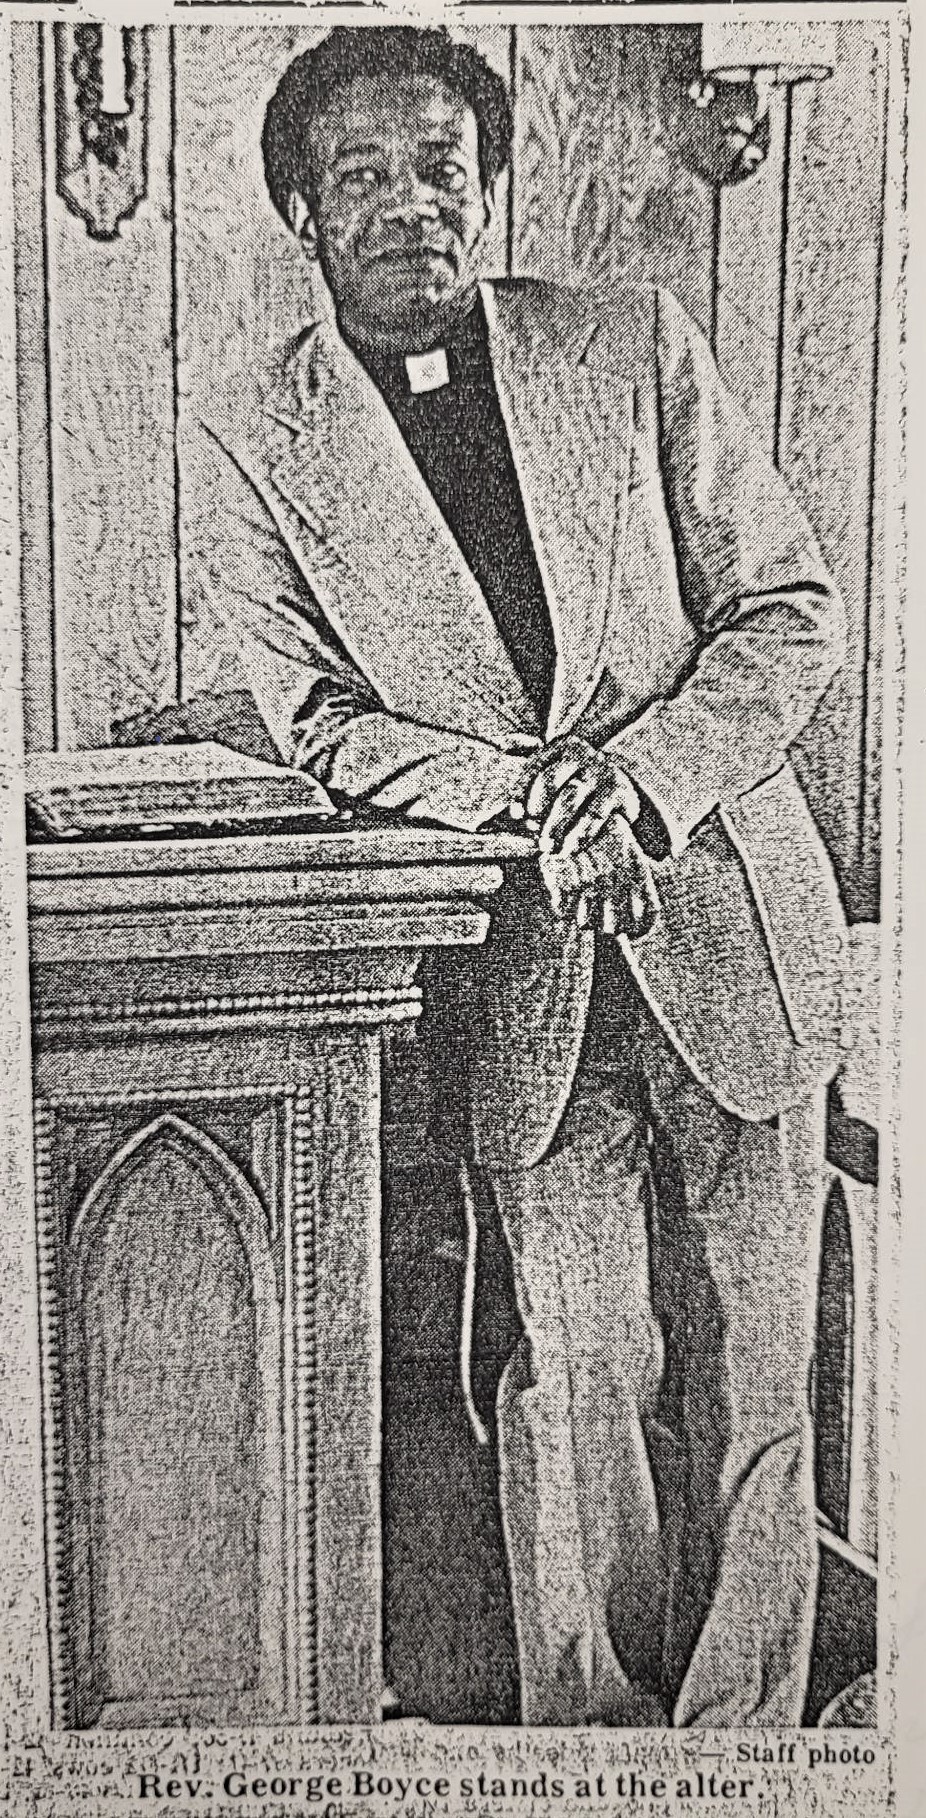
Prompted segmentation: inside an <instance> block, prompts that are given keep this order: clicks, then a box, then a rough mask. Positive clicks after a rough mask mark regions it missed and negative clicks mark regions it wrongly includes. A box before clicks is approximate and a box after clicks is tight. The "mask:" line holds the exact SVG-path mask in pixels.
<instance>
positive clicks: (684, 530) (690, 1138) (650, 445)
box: [196, 28, 842, 1726]
mask: <svg viewBox="0 0 926 1818" xmlns="http://www.w3.org/2000/svg"><path fill="white" fill-rule="evenodd" d="M510 138H511V122H510V116H509V110H508V102H507V97H506V93H505V90H504V85H503V84H502V83H501V81H500V80H499V79H498V78H497V77H496V76H494V75H493V73H492V72H491V71H490V70H489V69H488V68H487V66H486V65H485V64H484V63H483V62H482V61H481V59H480V58H479V57H478V56H476V54H475V53H474V52H473V51H472V50H470V49H468V48H464V47H459V46H456V45H454V44H453V43H452V42H451V41H450V39H449V38H448V37H447V35H446V34H445V33H443V32H438V31H419V30H417V29H412V28H387V29H379V28H377V29H374V28H361V29H360V30H356V31H351V30H344V29H338V30H336V31H333V32H332V33H331V34H330V36H329V37H328V38H327V39H325V40H324V41H323V42H322V43H321V44H320V45H318V46H317V47H316V48H314V49H313V50H311V51H309V52H307V53H306V54H305V55H304V56H302V57H300V58H298V59H297V60H296V62H295V63H294V64H292V65H291V67H290V68H289V69H288V70H287V72H286V74H285V75H284V77H283V79H282V81H281V82H280V85H279V87H278V89H277V91H276V94H275V95H274V97H273V99H272V101H271V103H270V106H269V108H268V112H267V117H266V124H265V130H264V140H263V148H264V159H265V168H266V173H267V179H268V184H269V188H270V193H271V196H272V198H273V201H274V203H275V204H276V207H277V209H278V210H279V212H280V213H281V215H282V216H283V217H284V219H285V220H286V222H287V223H288V225H289V227H290V229H291V230H292V231H293V232H294V233H295V234H297V235H298V237H299V239H300V240H301V242H302V245H303V247H304V249H305V252H306V254H307V255H308V257H310V258H311V259H314V260H316V261H317V264H318V268H319V270H320V273H321V274H322V276H323V278H324V280H325V283H326V287H327V292H328V296H329V298H330V307H326V308H324V309H323V310H322V311H321V313H320V317H319V320H318V321H317V322H313V323H312V324H311V325H310V326H309V327H308V328H306V329H305V330H304V331H303V332H302V333H300V334H299V335H298V336H297V338H296V340H295V341H294V342H293V343H292V344H291V345H290V346H289V347H288V348H286V349H284V350H283V351H282V353H281V354H279V355H278V356H275V357H274V358H273V360H272V361H271V362H270V363H269V365H268V368H267V369H266V370H265V371H261V372H249V373H247V374H245V375H243V376H242V377H241V378H239V379H236V380H235V381H234V382H233V383H232V384H231V385H230V387H229V389H228V393H227V396H226V398H225V399H224V400H223V401H222V402H221V403H220V404H217V405H216V406H215V407H214V409H213V410H212V411H211V412H210V414H209V418H208V421H207V422H206V423H205V425H204V433H203V437H202V450H201V453H202V460H203V462H204V463H205V464H206V471H205V474H204V483H203V482H201V496H202V498H203V499H204V501H205V502H206V508H205V511H204V512H203V518H202V523H201V524H200V526H199V530H198V532H197V536H196V541H197V544H198V548H199V551H200V557H201V562H202V567H203V571H204V576H205V582H204V584H205V586H206V588H207V590H208V592H209V594H210V595H211V597H212V599H213V601H214V604H215V606H216V609H217V611H218V612H219V614H220V616H221V618H222V619H223V621H224V623H225V624H226V625H227V627H228V628H229V633H230V635H231V636H232V637H233V639H234V640H235V641H236V643H237V644H238V646H239V648H240V650H241V652H242V656H243V659H244V666H245V672H246V674H247V676H248V678H249V682H250V685H251V687H252V688H253V692H254V696H255V699H256V702H257V704H258V706H259V709H260V712H261V714H262V716H263V719H264V720H265V722H266V725H267V726H268V727H269V729H270V731H271V733H272V735H273V737H274V739H275V741H276V744H277V746H278V748H279V750H280V751H281V752H282V754H283V756H284V758H285V759H286V761H287V762H290V763H292V764H295V765H298V766H305V767H307V768H309V769H311V770H312V771H313V772H314V773H315V774H316V775H317V776H318V777H319V778H320V779H321V780H322V781H323V782H325V783H326V784H328V785H330V786H331V787H332V788H334V789H336V790H338V791H340V792H342V793H343V794H345V795H347V796H349V797H352V798H354V799H355V800H356V801H358V802H365V803H371V804H375V805H377V806H379V807H381V808H386V809H390V810H393V811H395V812H397V813H402V814H406V815H410V816H415V817H419V818H425V819H429V820H432V821H438V822H444V823H447V824H450V825H454V826H458V827H463V828H471V829H475V828H477V827H482V826H486V825H488V824H489V823H490V822H498V820H499V818H501V820H502V822H503V824H508V825H510V824H512V821H513V822H514V823H515V824H518V823H519V822H523V821H525V820H526V822H527V824H528V825H529V826H534V827H535V828H536V829H537V830H538V847H539V854H540V858H539V866H538V867H537V868H536V870H535V869H534V867H530V866H528V867H524V866H522V867H516V868H514V869H513V874H512V879H511V881H510V884H509V888H508V889H507V891H506V893H504V895H503V898H502V900H501V903H500V905H499V910H498V914H497V916H496V917H495V922H494V927H493V932H492V935H491V938H490V942H489V947H488V950H487V952H486V953H485V955H483V956H480V959H479V963H478V967H477V970H476V971H475V972H474V974H473V975H472V976H471V978H470V979H469V981H468V982H467V983H466V984H465V985H464V987H463V989H462V991H461V993H460V996H459V1000H458V1013H457V1014H458V1019H459V1020H460V1021H461V1022H462V1025H463V1034H464V1038H465V1045H466V1055H467V1072H468V1093H469V1115H470V1128H471V1143H470V1159H471V1161H473V1162H474V1163H475V1165H476V1167H477V1169H478V1170H479V1178H480V1179H481V1180H482V1182H483V1183H484V1185H486V1186H487V1188H488V1190H490V1191H491V1193H492V1194H493V1196H494V1199H495V1202H496V1204H497V1207H498V1211H499V1213H500V1215H501V1218H502V1221H503V1224H504V1228H505V1232H506V1235H507V1239H508V1243H509V1245H510V1249H511V1253H512V1258H513V1263H514V1270H515V1278H516V1283H517V1290H518V1297H519V1306H520V1312H521V1316H522V1320H523V1324H524V1328H525V1340H524V1343H523V1344H522V1346H521V1348H520V1350H519V1353H518V1354H517V1356H516V1357H515V1358H514V1359H513V1360H512V1363H511V1364H510V1365H509V1367H508V1369H507V1370H506V1373H505V1377H504V1379H503V1382H502V1385H501V1390H500V1396H499V1409H498V1414H499V1450H500V1472H501V1495H502V1510H503V1518H504V1524H505V1533H506V1540H507V1547H508V1554H509V1563H510V1570H511V1580H512V1592H513V1601H514V1610H515V1620H516V1627H517V1634H518V1644H519V1653H520V1668H521V1680H522V1699H523V1714H524V1718H525V1721H527V1722H532V1723H540V1722H549V1723H587V1722H599V1723H609V1724H625V1723H639V1722H647V1721H654V1722H665V1721H674V1722H676V1723H679V1724H695V1723H697V1724H698V1725H701V1726H710V1725H725V1724H765V1725H773V1726H774V1725H780V1724H787V1723H797V1722H799V1721H800V1718H801V1711H802V1703H803V1697H804V1692H805V1685H806V1677H807V1670H808V1663H809V1655H810V1643H811V1627H812V1621H813V1613H814V1601H815V1585H816V1544H815V1529H814V1499H813V1484H812V1481H811V1445H810V1430H809V1413H808V1374H809V1367H810V1361H811V1346H812V1299H813V1296H812V1290H811V1283H812V1280H813V1275H814V1270H815V1266H816V1247H817V1242H818V1234H819V1221H818V1211H817V1192H816V1188H817V1161H818V1155H819V1135H820V1095H821V1089H822V1084H823V1082H824V1081H825V1080H826V1078H827V1077H828V1075H829V1074H830V1073H831V1072H832V1070H833V1067H834V1064H835V1057H836V1053H837V1046H838V1034H837V1030H838V986H839V968H840V951H841V932H840V931H841V917H840V908H839V902H838V897H837V893H836V889H835V885H834V882H833V879H832V875H831V873H830V870H829V867H828V864H827V861H826V857H825V854H824V852H823V848H822V845H821V843H820V841H819V838H818V836H817V834H816V830H815V828H814V826H813V823H812V821H811V819H810V816H809V813H808V810H807V808H806V805H805V803H804V801H803V799H802V797H801V794H800V792H799V789H798V787H797V784H796V782H795V779H794V776H793V773H792V771H791V769H790V767H789V765H788V761H787V747H788V744H789V742H790V741H791V740H792V739H793V738H794V736H795V735H796V734H797V733H798V732H799V731H800V730H801V728H802V727H803V726H804V725H805V724H806V723H807V721H808V720H809V718H810V716H811V714H812V712H813V710H814V707H815V705H816V703H817V701H818V699H819V697H820V694H821V693H822V691H823V689H824V688H825V687H826V685H827V683H828V682H829V680H830V678H831V677H832V675H833V674H834V671H835V670H836V668H837V667H838V664H839V662H840V658H841V649H842V643H841V640H842V619H841V609H840V606H839V602H838V599H837V597H836V595H835V592H834V590H833V587H832V584H831V581H830V579H829V577H828V575H827V573H826V571H825V569H824V567H823V564H822V561H821V558H820V555H819V552H818V550H817V548H816V545H815V544H814V541H813V538H812V536H811V534H810V532H809V530H808V527H807V525H806V523H805V521H804V519H803V518H802V516H801V515H800V513H799V511H798V510H797V508H796V506H795V504H794V502H793V500H792V499H791V497H790V496H789V494H788V492H787V491H786V489H785V487H784V485H783V483H782V481H781V479H780V477H779V476H778V475H777V473H776V472H775V471H774V469H773V468H772V467H771V466H770V465H769V464H768V463H767V461H766V460H765V459H764V458H763V457H762V456H761V455H760V453H759V452H758V450H757V447H756V441H755V437H754V436H753V434H752V433H751V432H750V430H749V428H748V426H747V425H746V423H745V422H744V420H743V419H742V417H741V416H740V414H739V412H738V411H737V410H736V408H735V406H734V405H733V404H732V402H731V400H730V399H729V397H728V396H727V395H726V393H725V392H724V390H723V388H722V386H721V384H720V381H719V379H718V375H717V372H716V369H715V367H714V364H713V361H712V359H711V356H710V353H709V351H708V349H707V348H706V346H705V344H704V342H703V340H702V338H701V336H700V335H699V333H698V331H697V330H696V329H695V328H694V327H693V325H692V324H691V323H690V322H689V321H688V320H687V318H686V317H685V316H684V314H683V313H682V311H681V310H680V309H679V308H678V306H677V305H676V304H675V302H674V301H673V300H672V298H671V297H669V296H668V295H666V294H664V293H655V292H653V291H651V290H647V289H633V290H627V291H622V292H620V293H618V294H616V295H614V296H613V297H611V298H610V299H609V300H607V301H605V302H593V301H591V300H589V299H586V298H584V297H581V296H577V295H573V294H569V293H563V292H559V291H556V290H554V289H552V288H550V287H548V286H544V285H537V284H530V283H524V282H519V283H499V284H494V285H480V284H479V282H478V274H479V268H480V259H481V255H482V252H483V248H484V246H485V243H486V236H487V234H488V232H489V229H490V227H491V223H492V218H493V209H494V202H495V193H496V187H497V182H498V178H499V176H500V174H501V172H502V170H503V168H504V165H505V163H506V160H507V157H508V152H509V147H510Z"/></svg>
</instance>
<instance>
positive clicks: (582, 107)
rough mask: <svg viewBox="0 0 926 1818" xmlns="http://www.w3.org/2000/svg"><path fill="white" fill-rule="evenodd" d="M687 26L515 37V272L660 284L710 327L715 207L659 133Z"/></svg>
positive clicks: (689, 43)
mask: <svg viewBox="0 0 926 1818" xmlns="http://www.w3.org/2000/svg"><path fill="white" fill-rule="evenodd" d="M696 40H697V33H696V32H695V33H694V34H692V32H691V30H690V28H685V27H682V28H679V27H676V28H674V29H673V28H669V29H668V30H658V31H653V30H643V29H642V28H641V27H639V26H637V27H633V26H628V27H626V28H621V29H617V28H615V27H605V26H570V27H563V26H531V27H526V28H520V27H519V28H518V29H517V31H516V56H515V99H516V138H515V157H514V175H513V184H514V191H513V236H512V269H513V270H514V271H515V272H517V273H525V274H527V275H530V276H536V277H543V278H551V279H555V280H557V281H559V282H560V283H564V284H576V283H585V284H588V285H590V286H592V287H595V286H599V287H601V286H605V287H606V286H607V285H608V284H609V283H613V282H614V281H615V280H616V279H620V278H625V277H626V278H631V279H632V278H643V279H652V280H654V281H656V282H658V283H661V284H667V285H668V286H669V287H670V288H671V289H672V290H673V291H674V292H675V294H676V295H677V296H678V298H679V301H680V302H682V303H683V304H684V305H685V307H686V308H687V309H688V310H689V311H690V312H691V314H692V315H693V316H694V317H695V318H696V319H697V320H698V321H699V322H700V323H701V325H702V327H704V328H709V326H710V319H711V306H712V264H713V212H714V211H713V201H712V198H711V196H710V194H709V192H708V191H707V189H706V188H705V187H704V186H703V185H702V184H700V183H698V181H697V179H696V178H694V177H692V176H690V174H689V173H688V172H687V171H686V170H684V169H683V168H682V166H681V165H680V164H679V162H678V160H677V159H676V158H674V157H673V156H672V154H671V150H670V149H669V147H668V145H667V143H666V141H665V138H664V137H663V133H662V122H661V110H660V105H659V86H660V83H661V82H662V81H663V80H664V79H665V77H666V76H667V74H668V72H669V70H670V67H672V66H674V64H675V63H676V61H677V60H679V59H680V58H684V57H685V55H686V54H687V55H688V56H690V57H691V58H692V60H693V64H694V67H697V47H696Z"/></svg>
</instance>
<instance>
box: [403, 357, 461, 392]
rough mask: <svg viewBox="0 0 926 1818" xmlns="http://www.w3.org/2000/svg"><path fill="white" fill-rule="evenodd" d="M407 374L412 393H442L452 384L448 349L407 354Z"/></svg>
mask: <svg viewBox="0 0 926 1818" xmlns="http://www.w3.org/2000/svg"><path fill="white" fill-rule="evenodd" d="M404 363H405V372H406V376H407V378H408V389H409V391H411V392H419V391H440V389H441V386H442V385H449V384H450V368H449V366H448V365H447V349H446V347H433V348H432V349H431V351H430V353H423V354H406V355H405V362H404Z"/></svg>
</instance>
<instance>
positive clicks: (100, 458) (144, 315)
mask: <svg viewBox="0 0 926 1818" xmlns="http://www.w3.org/2000/svg"><path fill="white" fill-rule="evenodd" d="M42 29H43V30H45V31H47V32H48V33H49V36H48V38H47V40H46V57H45V63H46V70H45V75H46V84H47V86H46V127H47V131H46V160H47V166H48V177H49V180H48V184H47V190H46V195H47V211H48V242H49V244H48V286H49V295H48V322H49V335H48V339H49V348H50V372H49V396H50V408H51V456H52V460H51V466H52V474H51V490H52V496H53V499H54V577H53V597H54V602H55V643H56V649H57V664H58V668H57V677H56V683H57V696H58V729H57V732H58V743H59V745H61V746H63V747H69V746H85V745H95V744H105V743H106V741H107V739H108V736H109V727H110V722H111V719H112V717H113V715H114V714H117V713H119V712H130V711H132V710H133V709H136V708H141V707H143V706H145V705H147V704H149V703H153V702H154V701H156V700H158V699H159V698H160V697H161V696H162V694H163V693H164V691H165V687H167V688H169V687H170V678H171V675H172V671H173V666H174V660H175V657H174V631H175V619H176V602H175V565H176V557H175V550H176V526H175V494H174V477H173V476H174V374H173V365H172V360H171V200H170V181H169V172H170V152H171V146H170V123H171V107H170V77H169V67H168V39H167V33H166V31H164V30H162V29H158V30H152V32H151V110H150V129H149V134H150V136H149V184H148V195H147V199H146V200H145V201H143V202H142V203H141V205H140V206H139V208H138V211H137V213H136V214H135V215H134V216H133V217H132V218H131V219H130V220H127V221H125V222H124V223H123V225H122V227H121V229H120V233H119V236H118V238H117V239H115V240H112V241H99V240H93V239H91V238H90V236H89V235H88V233H87V229H86V227H85V225H84V223H83V221H80V220H78V219H77V218H76V217H75V216H74V215H72V214H70V213H69V212H68V210H67V208H66V207H65V205H64V203H63V201H62V200H61V198H60V197H59V196H58V195H57V193H56V190H55V186H54V158H53V145H52V141H53V122H54V106H53V89H52V83H53V56H52V46H51V39H50V31H51V28H50V27H47V28H42Z"/></svg>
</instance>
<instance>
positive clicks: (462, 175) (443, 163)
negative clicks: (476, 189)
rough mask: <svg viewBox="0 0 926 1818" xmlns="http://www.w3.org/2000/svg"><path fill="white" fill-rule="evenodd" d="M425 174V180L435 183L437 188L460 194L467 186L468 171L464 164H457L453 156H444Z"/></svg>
mask: <svg viewBox="0 0 926 1818" xmlns="http://www.w3.org/2000/svg"><path fill="white" fill-rule="evenodd" d="M423 174H424V178H425V181H426V182H427V183H431V184H433V186H434V188H435V189H445V190H449V191H450V192H451V193H452V194H454V195H459V193H460V191H461V190H463V189H465V188H466V182H467V177H466V171H465V169H464V168H463V165H462V164H457V163H456V162H455V161H454V159H452V158H442V159H441V160H440V163H439V164H434V165H431V166H430V167H429V169H427V170H426V171H425V172H424V173H423Z"/></svg>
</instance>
